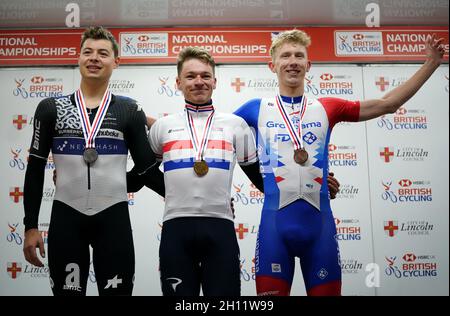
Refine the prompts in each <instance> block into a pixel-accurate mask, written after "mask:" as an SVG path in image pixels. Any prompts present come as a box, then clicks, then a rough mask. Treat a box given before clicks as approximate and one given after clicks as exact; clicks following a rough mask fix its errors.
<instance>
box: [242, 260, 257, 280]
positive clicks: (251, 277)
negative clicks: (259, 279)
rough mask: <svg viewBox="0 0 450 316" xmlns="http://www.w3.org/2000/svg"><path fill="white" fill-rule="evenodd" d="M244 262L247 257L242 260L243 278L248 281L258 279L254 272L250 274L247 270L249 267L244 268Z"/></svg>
mask: <svg viewBox="0 0 450 316" xmlns="http://www.w3.org/2000/svg"><path fill="white" fill-rule="evenodd" d="M244 263H245V259H242V260H241V264H240V266H241V279H243V280H244V281H246V282H248V281H250V280H256V276H255V274H254V273H252V274H250V273H248V272H247V269H244V268H243V267H244Z"/></svg>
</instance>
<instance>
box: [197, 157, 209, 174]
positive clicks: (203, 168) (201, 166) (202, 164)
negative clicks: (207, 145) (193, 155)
mask: <svg viewBox="0 0 450 316" xmlns="http://www.w3.org/2000/svg"><path fill="white" fill-rule="evenodd" d="M194 171H195V173H196V174H197V175H198V176H199V177H204V176H206V174H207V173H208V171H209V167H208V163H207V162H206V161H204V160H201V161H196V162H195V163H194Z"/></svg>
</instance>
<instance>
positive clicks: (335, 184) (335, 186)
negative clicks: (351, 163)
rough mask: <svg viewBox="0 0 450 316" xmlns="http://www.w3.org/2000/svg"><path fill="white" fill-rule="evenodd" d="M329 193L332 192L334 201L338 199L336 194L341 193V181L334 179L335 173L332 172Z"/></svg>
mask: <svg viewBox="0 0 450 316" xmlns="http://www.w3.org/2000/svg"><path fill="white" fill-rule="evenodd" d="M327 180H328V191H329V192H330V199H331V200H333V199H335V198H336V194H338V193H339V187H340V186H341V184H340V183H339V181H338V180H337V179H336V178H335V177H334V172H330V173H329V174H328V178H327Z"/></svg>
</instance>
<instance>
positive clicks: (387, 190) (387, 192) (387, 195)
mask: <svg viewBox="0 0 450 316" xmlns="http://www.w3.org/2000/svg"><path fill="white" fill-rule="evenodd" d="M382 184H383V186H384V193H383V194H382V195H381V197H382V198H383V200H384V201H388V200H390V201H391V202H392V203H397V201H398V197H397V195H395V193H394V192H392V191H391V186H392V181H391V182H388V183H383V182H382Z"/></svg>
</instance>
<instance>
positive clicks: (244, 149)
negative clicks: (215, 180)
mask: <svg viewBox="0 0 450 316" xmlns="http://www.w3.org/2000/svg"><path fill="white" fill-rule="evenodd" d="M238 119H239V121H240V124H239V125H238V126H237V127H236V131H235V135H234V148H235V150H236V157H237V161H238V163H239V165H241V166H246V165H250V164H252V163H255V162H257V161H258V155H257V151H256V145H255V138H254V136H253V133H252V131H251V129H250V127H249V126H248V124H247V123H246V122H245V121H244V120H243V119H242V118H238Z"/></svg>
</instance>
